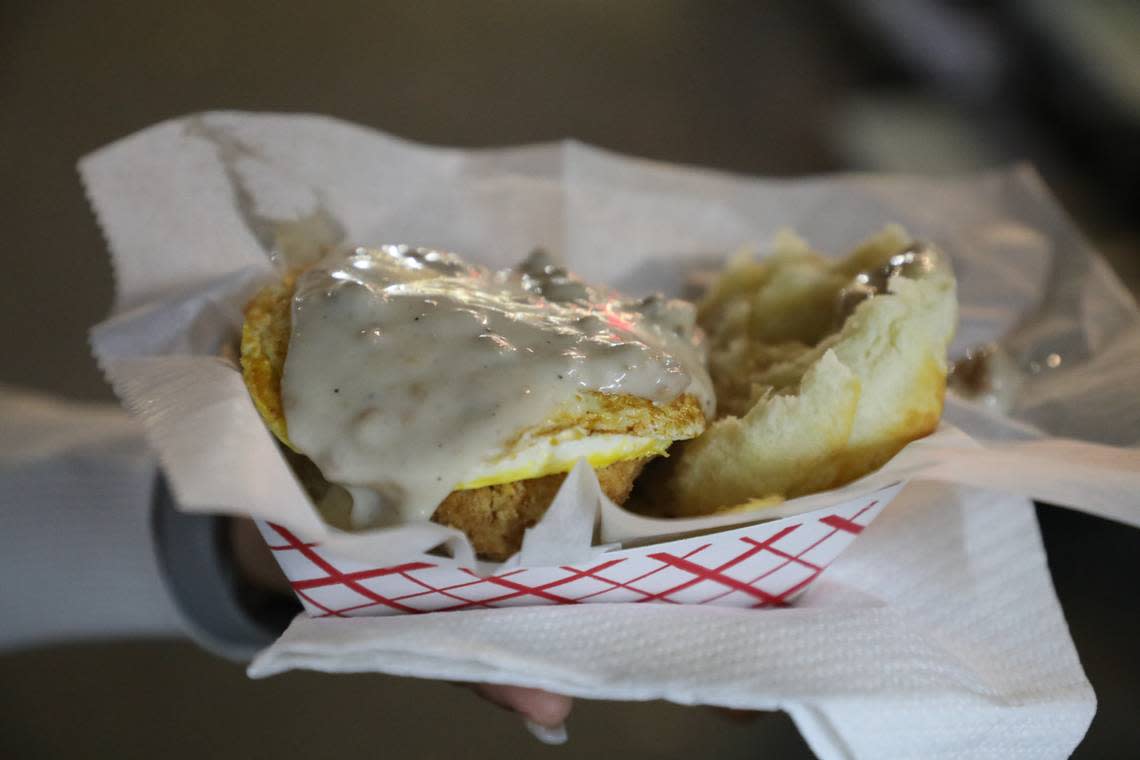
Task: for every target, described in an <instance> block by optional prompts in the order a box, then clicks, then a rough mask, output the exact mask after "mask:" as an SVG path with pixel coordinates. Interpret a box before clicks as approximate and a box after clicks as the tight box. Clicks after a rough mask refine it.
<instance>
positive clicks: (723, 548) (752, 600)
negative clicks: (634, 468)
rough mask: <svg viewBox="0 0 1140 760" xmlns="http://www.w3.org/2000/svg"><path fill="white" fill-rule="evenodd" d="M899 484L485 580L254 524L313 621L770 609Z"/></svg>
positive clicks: (430, 559)
mask: <svg viewBox="0 0 1140 760" xmlns="http://www.w3.org/2000/svg"><path fill="white" fill-rule="evenodd" d="M902 486H903V484H901V483H899V484H896V485H893V486H888V487H887V488H883V489H881V490H879V491H876V492H874V493H872V494H870V495H868V496H864V497H861V498H857V499H853V500H847V501H843V502H840V503H838V504H835V505H834V506H830V507H825V508H823V509H816V510H814V511H811V512H807V513H805V514H802V515H796V516H794V517H787V518H784V519H780V520H770V521H767V522H762V523H758V524H755V525H750V526H747V527H744V528H736V529H730V530H723V531H719V532H716V533H711V534H705V535H701V536H696V537H693V538H685V539H681V540H677V541H666V542H663V543H656V544H651V545H649V546H640V547H637V548H634V549H618V550H614V551H608V552H605V553H603V554H601V555H600V556H599V557H597V558H596V559H594V560H592V561H590V562H589V563H583V564H574V565H562V566H547V567H516V568H513V569H510V570H506V571H502V572H496V573H494V574H492V575H488V576H486V577H480V575H479V573H478V572H477V571H476V570H475V569H473V568H470V567H464V566H463V564H461V563H459V562H456V561H453V560H448V559H446V558H441V557H435V556H432V555H423V556H421V557H419V558H417V559H415V560H412V561H408V562H403V563H400V564H396V565H387V566H381V565H370V564H367V563H361V562H355V561H352V560H344V559H341V558H339V557H336V556H335V555H333V554H331V553H329V552H327V551H326V550H324V549H323V548H322V547H321V546H320V545H319V544H316V543H306V542H304V541H302V540H301V539H299V538H297V537H296V536H295V535H293V534H292V533H290V532H289V531H288V530H286V529H285V528H282V527H281V526H278V525H274V524H272V523H267V522H265V521H259V522H258V527H259V528H260V529H261V533H262V535H263V536H264V537H265V540H266V543H267V544H268V545H269V548H270V549H271V550H272V551H273V555H274V557H275V558H276V559H277V562H278V563H279V564H280V565H281V569H282V570H283V571H284V572H285V575H286V576H287V577H288V578H289V582H290V584H291V585H292V587H293V591H294V592H295V593H296V595H297V598H298V599H300V600H301V604H302V605H304V608H305V611H306V612H307V613H308V614H309V615H310V616H313V617H356V616H370V615H401V614H410V613H419V612H450V611H457V610H470V609H489V608H494V607H519V606H537V605H551V604H614V603H635V604H638V603H644V602H661V603H666V604H709V605H717V606H724V607H755V608H764V607H778V606H782V605H785V604H787V603H789V602H791V601H792V600H793V599H794V598H795V597H796V596H797V595H799V594H800V593H802V592H803V591H805V590H806V589H807V588H808V587H809V586H810V585H811V584H812V582H813V581H815V579H816V578H818V577H819V575H820V573H822V572H823V571H824V570H825V569H827V566H828V565H830V564H831V563H832V562H833V561H835V559H836V558H837V557H838V556H839V555H840V554H841V553H842V552H843V550H844V549H846V548H847V547H848V546H849V545H850V544H851V542H852V541H854V540H855V538H856V536H858V535H859V534H860V533H862V532H863V529H864V528H866V527H867V526H868V525H870V524H871V521H872V520H874V519H875V517H876V516H877V515H878V514H879V513H880V512H881V511H882V510H883V509H884V508H885V507H886V506H887V504H889V503H890V501H891V500H892V499H893V498H894V497H895V495H896V494H897V493H898V492H899V491H900V490H901V489H902Z"/></svg>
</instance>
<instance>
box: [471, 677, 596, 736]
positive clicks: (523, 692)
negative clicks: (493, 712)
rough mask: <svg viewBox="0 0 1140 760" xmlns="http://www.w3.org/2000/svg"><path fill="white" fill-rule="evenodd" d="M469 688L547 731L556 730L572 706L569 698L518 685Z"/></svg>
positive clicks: (485, 684) (483, 684) (484, 685)
mask: <svg viewBox="0 0 1140 760" xmlns="http://www.w3.org/2000/svg"><path fill="white" fill-rule="evenodd" d="M472 688H474V689H475V693H476V694H478V695H479V696H481V697H483V698H484V699H487V700H489V701H491V702H494V703H495V704H497V705H499V706H500V707H505V708H506V709H508V710H514V711H515V712H517V713H519V714H520V715H522V716H523V717H524V718H526V719H527V720H530V721H532V722H534V723H537V724H538V725H540V726H543V727H545V728H548V729H556V728H558V727H560V726H561V725H562V724H563V722H565V720H566V718H567V717H568V716H569V715H570V708H571V707H572V706H573V704H574V703H573V700H571V699H570V697H566V696H563V695H561V694H551V693H550V692H548V691H542V690H541V689H528V688H525V687H522V686H502V685H499V684H489V683H480V684H474V686H473V687H472Z"/></svg>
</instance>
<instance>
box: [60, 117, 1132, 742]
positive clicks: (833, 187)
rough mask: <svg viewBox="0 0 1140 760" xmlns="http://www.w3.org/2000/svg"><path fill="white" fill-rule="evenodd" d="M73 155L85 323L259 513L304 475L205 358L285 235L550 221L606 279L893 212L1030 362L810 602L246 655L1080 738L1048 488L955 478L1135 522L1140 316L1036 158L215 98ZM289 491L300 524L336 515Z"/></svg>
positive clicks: (190, 484)
mask: <svg viewBox="0 0 1140 760" xmlns="http://www.w3.org/2000/svg"><path fill="white" fill-rule="evenodd" d="M81 171H82V174H83V178H84V181H85V184H86V187H87V191H88V193H89V195H90V197H91V199H92V203H93V206H94V207H95V209H96V213H97V216H98V217H99V220H100V223H101V225H102V227H103V229H104V231H105V233H106V236H107V239H108V243H109V246H110V248H111V251H112V254H113V260H114V262H115V269H116V277H117V282H118V299H117V306H116V311H115V314H114V315H113V317H112V319H111V320H109V322H107V323H104V325H101V326H100V327H99V328H98V329H97V330H96V331H95V332H94V334H93V343H94V345H95V349H96V352H97V354H98V355H99V356H100V359H101V362H102V364H103V366H104V368H105V369H107V371H108V374H109V376H110V378H111V379H112V381H113V382H114V383H115V386H116V390H117V391H119V392H120V394H121V395H122V396H123V397H124V398H125V399H126V400H127V401H128V402H129V404H130V406H131V407H132V409H133V410H134V411H135V412H136V413H138V414H139V416H140V417H141V418H142V419H143V421H144V422H145V423H147V425H148V429H149V430H150V434H151V438H152V440H153V441H154V442H155V444H156V446H157V448H158V449H159V453H160V455H161V456H162V457H163V461H164V464H166V466H167V467H168V469H169V470H170V472H171V476H172V479H173V481H174V485H175V487H176V489H177V490H178V492H179V495H180V496H181V497H182V498H183V499H184V500H185V502H186V505H187V506H188V507H189V508H196V509H215V510H222V511H229V512H234V513H241V514H257V515H259V516H263V517H270V518H272V517H274V514H275V512H277V513H280V510H281V508H282V507H283V505H285V504H286V503H287V502H290V500H295V499H294V497H295V491H296V488H295V486H293V487H292V491H290V488H289V487H288V486H287V484H286V483H285V481H288V480H289V479H288V477H287V475H285V474H284V471H283V467H282V465H281V463H280V460H279V458H278V459H276V460H275V459H274V458H273V457H272V447H271V446H270V445H269V439H268V434H267V433H266V432H265V431H264V429H262V428H260V427H259V426H258V425H257V423H256V417H255V415H254V416H251V414H252V408H251V406H250V405H249V404H248V403H247V402H246V401H245V400H244V398H243V396H242V393H243V391H242V389H241V387H240V382H239V383H236V384H235V383H234V380H235V378H236V375H235V374H234V373H233V370H232V367H227V366H225V364H224V362H220V361H219V360H217V359H214V358H208V355H209V354H211V353H212V352H215V351H216V350H217V348H218V347H219V346H220V345H222V344H223V343H224V342H225V341H226V340H227V339H229V338H230V337H232V331H233V329H234V327H235V326H236V325H237V324H240V314H239V313H238V309H239V307H240V305H241V303H242V302H243V300H244V297H245V295H246V294H247V293H248V292H249V289H250V288H251V287H253V286H254V285H255V284H256V282H257V281H258V279H259V278H264V277H267V276H269V275H270V274H271V272H272V269H271V267H270V266H269V265H268V264H267V257H266V254H267V251H269V250H272V249H274V248H282V247H284V248H288V247H290V246H304V245H306V244H311V243H312V242H314V241H328V240H332V239H341V238H343V239H344V240H348V241H352V242H356V243H362V244H369V243H381V242H407V243H420V244H427V245H436V246H439V247H445V248H452V249H455V250H459V251H461V252H463V253H465V254H467V255H469V256H470V257H472V258H473V259H475V260H477V261H480V262H481V263H485V264H489V265H493V266H495V265H508V264H510V263H513V262H514V261H516V260H517V259H519V258H520V257H521V256H522V255H523V254H524V253H525V252H526V251H527V250H529V249H530V248H531V247H533V246H534V245H544V246H546V247H548V248H550V249H552V250H553V251H554V252H555V253H558V254H561V255H562V256H563V257H564V258H565V259H566V261H567V263H568V264H570V266H571V267H572V268H574V269H575V270H577V271H578V272H580V273H581V274H583V275H585V276H586V277H588V278H591V279H597V280H600V281H604V282H608V283H610V284H613V285H617V286H619V287H622V288H625V289H627V290H630V291H633V292H645V291H648V290H653V289H663V290H666V291H670V292H674V293H676V292H680V291H681V290H682V288H683V284H684V280H685V276H686V275H687V274H688V272H689V271H690V270H691V269H692V267H693V266H694V262H696V263H703V264H705V265H707V264H708V263H710V262H714V263H715V262H716V261H719V260H721V259H722V258H723V256H724V254H725V253H726V252H728V251H731V250H733V249H735V248H737V247H738V246H740V245H741V244H748V243H752V244H756V245H758V246H761V247H762V246H763V244H764V243H765V242H766V241H768V240H770V239H771V237H772V236H773V235H774V234H775V232H776V231H777V229H778V228H780V227H783V226H791V227H794V228H796V229H797V230H798V231H799V232H800V233H801V234H802V235H804V236H805V237H806V238H807V239H808V240H809V241H810V242H811V243H812V244H813V245H815V246H817V247H819V248H821V249H823V250H825V251H830V252H835V253H839V252H842V251H844V250H845V249H847V248H849V247H850V246H851V245H853V244H855V243H856V242H858V241H859V240H860V239H862V238H863V237H865V236H866V235H868V234H869V233H871V232H873V231H875V230H876V229H878V228H879V227H881V226H882V225H883V224H885V223H887V222H900V223H902V224H903V225H905V226H906V227H907V228H908V229H910V231H911V232H912V233H913V234H915V235H916V236H918V237H920V238H923V239H926V240H930V241H933V242H935V243H936V244H938V245H939V246H941V247H942V248H943V249H945V250H946V251H947V252H948V253H949V255H950V256H951V259H952V261H953V264H954V267H955V269H956V272H957V274H958V277H959V288H960V295H961V299H962V307H963V308H962V324H961V327H960V330H959V333H958V339H957V341H956V344H955V347H954V349H953V353H955V354H959V353H961V352H962V351H963V350H964V349H965V348H966V347H969V346H974V345H977V344H979V343H981V342H984V341H989V340H996V339H999V338H1000V339H1002V341H1003V344H1004V345H1006V346H1007V348H1008V350H1009V351H1010V353H1011V355H1013V356H1014V358H1015V360H1016V362H1017V363H1019V365H1020V366H1021V367H1023V368H1024V369H1025V371H1026V373H1025V376H1024V378H1023V379H1022V383H1021V389H1020V393H1019V394H1018V395H1017V397H1016V400H1015V402H1014V405H1013V407H1012V415H1013V416H1007V415H1005V414H1003V413H1000V412H998V411H996V410H994V409H992V408H988V407H986V406H984V405H982V404H978V403H973V402H968V401H963V400H960V399H951V402H950V404H949V405H948V408H947V418H948V420H949V421H950V422H952V423H953V424H954V425H956V426H957V427H959V428H960V429H962V430H964V431H966V432H967V433H969V434H970V435H972V436H974V437H977V438H983V439H986V442H987V445H988V446H990V447H991V448H988V449H986V453H988V454H992V455H993V457H994V458H993V460H992V461H993V462H999V461H1000V464H1001V466H1000V467H996V466H993V465H990V466H984V465H986V463H987V460H986V459H983V458H980V457H979V456H978V453H977V450H974V447H973V444H970V445H968V446H962V447H953V446H941V444H939V446H941V448H943V449H945V451H942V452H941V453H940V454H939V456H938V459H937V461H928V462H927V463H926V466H925V469H924V471H925V472H926V473H927V475H928V476H929V477H936V478H939V479H943V480H950V481H956V482H957V484H956V485H943V484H931V483H923V484H913V485H911V486H910V487H908V488H907V489H906V490H905V491H904V492H903V494H902V495H900V496H899V497H898V500H897V501H896V502H895V503H894V504H892V505H891V506H890V507H889V508H888V509H887V510H886V511H885V512H884V513H883V514H882V515H881V516H880V517H879V518H878V519H877V520H876V522H875V523H874V524H873V525H872V526H871V528H869V529H868V530H867V531H866V532H865V533H864V534H863V535H862V536H861V537H860V539H859V540H858V541H856V542H855V544H854V546H853V547H852V548H851V549H850V550H849V553H848V554H847V555H845V556H844V557H842V558H841V559H840V560H839V562H838V563H837V564H836V565H834V566H833V567H832V568H831V569H830V570H829V571H828V572H827V573H825V574H824V576H823V577H822V578H821V580H820V581H819V582H818V584H817V587H815V588H813V589H812V590H811V591H810V592H809V593H808V594H807V595H805V596H804V597H803V599H802V602H799V603H797V606H796V607H795V608H794V609H784V610H774V611H773V610H767V611H760V612H738V611H733V610H712V609H708V608H682V607H673V606H650V605H604V606H603V605H600V606H596V607H586V606H583V607H568V608H557V609H552V608H531V609H527V608H518V609H510V610H494V611H488V612H480V611H473V612H463V613H443V614H438V615H420V616H413V617H397V618H384V619H359V618H358V619H352V620H335V621H315V620H308V619H298V620H297V621H296V622H295V623H294V625H293V626H292V627H291V628H290V629H289V631H288V632H287V633H286V634H285V635H284V636H283V637H282V639H281V640H280V641H279V642H278V643H277V644H275V645H274V646H273V647H271V648H270V649H269V650H268V651H267V652H265V653H263V654H262V655H261V657H259V658H258V659H257V660H256V661H255V663H254V664H253V666H252V667H251V673H252V674H254V675H266V674H269V673H273V672H279V671H281V670H283V669H287V668H290V667H311V668H317V669H322V670H329V671H354V670H379V671H385V672H391V673H399V674H406V675H416V676H421V677H432V678H449V679H466V680H484V681H502V682H513V683H521V684H527V685H534V686H542V687H545V688H549V689H553V690H558V691H564V692H566V693H571V694H576V695H580V696H588V697H598V698H629V699H635V698H636V699H651V698H667V699H671V700H675V701H679V702H701V703H708V704H722V705H726V706H732V707H740V708H757V709H765V708H783V709H786V710H788V711H789V712H791V713H792V714H793V716H794V717H795V718H796V720H797V722H798V723H799V725H800V727H801V730H803V732H804V734H805V736H806V737H807V738H808V741H809V742H810V744H811V746H812V747H813V748H814V749H815V750H816V752H817V753H819V754H820V755H821V756H825V757H883V756H892V755H893V756H922V757H956V756H968V757H980V756H1002V757H1010V756H1012V757H1017V756H1025V757H1053V756H1057V757H1060V756H1064V755H1066V754H1068V752H1069V751H1071V749H1072V747H1073V746H1075V745H1076V743H1077V742H1078V741H1079V740H1080V738H1081V736H1083V732H1084V730H1085V729H1086V728H1087V726H1088V723H1089V721H1090V719H1091V716H1092V712H1093V709H1094V702H1093V696H1092V693H1091V690H1090V688H1089V686H1088V684H1087V682H1086V681H1085V679H1084V676H1083V673H1082V671H1081V668H1080V664H1079V662H1078V660H1077V658H1076V654H1075V652H1074V650H1073V646H1072V642H1071V641H1070V639H1069V637H1068V633H1067V631H1066V628H1065V624H1064V620H1063V618H1062V616H1061V613H1060V609H1059V607H1058V605H1057V602H1056V599H1055V597H1054V595H1053V593H1052V590H1051V586H1050V583H1049V577H1048V572H1047V568H1046V566H1045V562H1044V556H1043V553H1042V550H1041V546H1040V541H1039V537H1038V533H1037V526H1036V522H1035V520H1034V517H1033V513H1032V510H1031V507H1030V505H1029V503H1028V502H1027V501H1026V500H1025V499H1024V497H1019V496H1009V495H1004V496H1000V495H996V494H995V493H992V492H985V491H980V490H973V487H972V486H965V485H962V482H963V481H964V482H965V483H970V484H975V485H982V486H985V487H987V488H1002V489H1007V490H1012V491H1014V492H1017V493H1023V494H1030V495H1033V496H1036V497H1039V498H1049V499H1055V500H1057V501H1060V502H1062V503H1067V504H1070V505H1074V506H1078V507H1081V508H1085V509H1088V510H1089V511H1094V512H1097V513H1099V514H1105V515H1108V516H1112V517H1114V518H1116V519H1120V520H1123V521H1127V522H1132V523H1134V524H1135V523H1137V522H1140V507H1138V505H1137V503H1136V499H1135V495H1134V494H1135V493H1136V492H1137V491H1136V485H1137V476H1136V473H1137V472H1138V471H1140V454H1138V452H1137V450H1136V449H1135V448H1119V447H1121V446H1128V447H1135V445H1136V444H1137V443H1138V442H1140V399H1138V398H1137V396H1136V393H1135V378H1136V377H1138V376H1140V315H1138V313H1137V310H1136V306H1135V304H1134V303H1133V302H1132V300H1131V298H1130V297H1129V296H1128V294H1127V293H1126V291H1124V289H1123V288H1122V287H1121V286H1120V284H1119V283H1118V282H1117V281H1116V280H1115V278H1114V277H1113V276H1112V274H1111V272H1110V271H1109V270H1108V268H1107V267H1106V265H1105V264H1104V263H1103V261H1101V260H1100V259H1099V258H1098V257H1097V256H1096V255H1095V254H1094V253H1093V252H1092V251H1091V250H1090V249H1089V248H1088V247H1087V245H1085V244H1084V243H1083V241H1082V240H1081V239H1080V237H1079V235H1077V233H1076V232H1075V231H1074V230H1073V228H1072V226H1071V224H1070V223H1069V222H1068V221H1067V220H1066V219H1065V217H1064V215H1063V214H1062V212H1061V211H1060V209H1059V208H1058V207H1057V205H1056V204H1055V203H1054V202H1053V201H1052V199H1051V198H1050V197H1049V195H1048V193H1047V192H1046V191H1045V190H1044V188H1043V187H1042V185H1041V183H1040V181H1039V180H1038V179H1037V177H1036V175H1035V174H1033V172H1032V171H1031V170H1029V169H1027V168H1024V167H1023V168H1015V169H1012V170H1008V171H1000V172H992V173H988V174H983V175H980V176H976V177H968V178H962V179H957V180H937V181H936V180H927V179H916V178H899V177H835V178H820V179H809V180H802V181H779V182H772V181H763V180H755V179H749V178H741V177H732V176H727V175H723V174H717V173H713V172H706V171H699V170H693V169H683V168H675V167H668V166H663V165H660V164H653V163H649V162H644V161H637V160H631V159H625V158H620V157H616V156H612V155H609V154H606V153H604V152H601V151H598V150H596V149H592V148H588V147H585V146H582V145H579V144H576V143H562V144H557V145H550V146H535V147H527V148H519V149H511V150H495V151H476V152H463V151H454V150H443V149H432V148H425V147H422V146H416V145H412V144H409V143H405V142H402V141H398V140H395V139H393V138H390V137H386V136H384V135H380V134H378V133H375V132H371V131H368V130H364V129H361V128H359V127H354V126H351V125H347V124H344V123H341V122H336V121H332V120H329V119H323V118H319V117H311V116H280V115H248V114H228V113H227V114H207V115H204V116H199V117H192V118H188V119H182V120H176V121H172V122H167V123H164V124H160V125H158V126H156V127H153V128H151V129H148V130H146V131H144V132H142V133H140V134H138V135H135V136H132V137H130V138H127V139H125V140H123V141H121V142H119V143H116V144H115V145H112V146H109V147H108V148H105V149H103V150H101V151H99V152H97V153H96V154H93V155H92V156H89V157H87V158H86V159H84V161H83V162H82V163H81ZM298 219H300V220H304V221H303V222H302V223H298V222H297V221H296V220H298ZM171 356H174V357H176V361H172V360H171V358H170V357H171ZM155 357H159V358H155ZM1052 357H1056V358H1052ZM1054 365H1056V366H1054ZM172 390H175V391H177V394H174V395H177V396H179V397H180V400H179V402H178V404H176V405H175V407H177V408H172V407H171V406H170V405H168V403H167V401H168V400H169V398H170V396H171V395H172V394H171V391H172ZM158 391H162V392H163V393H158ZM163 394H165V395H163ZM160 397H161V398H163V399H167V401H164V402H163V403H162V404H159V403H157V401H156V399H158V398H160ZM172 419H174V420H177V421H178V422H179V424H177V425H175V424H171V422H170V421H171V420H172ZM219 433H221V434H219ZM1055 436H1070V437H1077V438H1083V439H1085V441H1084V442H1073V441H1070V440H1065V439H1062V438H1058V437H1055ZM932 440H933V439H932ZM999 442H1000V443H999ZM997 446H1000V448H994V447H997ZM1113 446H1115V448H1114V447H1113ZM916 449H918V450H921V446H920V447H916ZM928 453H929V452H928ZM1073 457H1076V458H1077V460H1078V462H1077V463H1076V464H1075V465H1074V466H1069V465H1070V464H1071V462H1070V460H1071V459H1072V458H1073ZM955 461H957V462H958V463H959V464H958V466H955V465H954V462H955ZM963 462H965V464H962V463H963ZM979 463H980V464H981V465H983V466H979ZM917 471H918V470H917V469H916V472H917ZM293 506H295V507H296V510H295V511H294V512H290V513H289V514H290V516H291V518H292V519H293V521H292V522H289V521H285V522H286V524H287V525H288V526H289V527H291V528H294V529H296V530H298V531H302V532H303V531H305V530H306V529H309V530H312V531H317V530H319V527H317V526H313V525H312V524H311V520H312V516H311V512H306V511H305V510H306V507H305V505H303V504H294V505H293ZM604 506H605V505H604V504H603V508H604ZM307 521H308V523H309V524H302V523H306V522H307ZM430 538H431V537H427V536H425V537H423V542H425V546H426V545H428V544H427V542H428V541H429V539H430ZM431 540H434V539H431Z"/></svg>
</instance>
